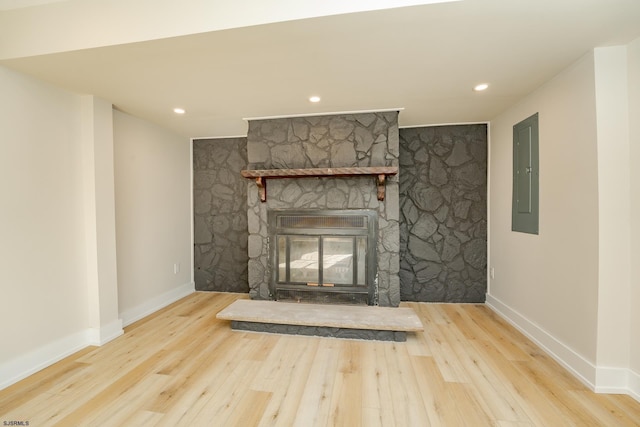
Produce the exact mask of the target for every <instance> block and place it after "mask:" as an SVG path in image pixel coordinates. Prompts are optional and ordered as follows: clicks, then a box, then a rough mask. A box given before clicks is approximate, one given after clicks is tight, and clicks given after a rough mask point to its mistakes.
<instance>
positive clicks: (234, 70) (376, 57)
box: [0, 0, 640, 137]
mask: <svg viewBox="0 0 640 427" xmlns="http://www.w3.org/2000/svg"><path fill="white" fill-rule="evenodd" d="M0 1H2V0H0ZM4 1H8V0H4ZM36 1H37V0H36ZM87 31H90V29H88V30H87ZM637 37H640V0H464V1H460V2H454V3H442V4H430V5H422V6H410V7H402V8H396V9H387V10H377V11H370V12H359V13H349V14H341V15H335V16H325V17H319V18H310V19H301V20H293V21H288V22H280V23H271V24H265V25H254V26H249V27H243V28H235V29H226V30H220V31H214V32H207V33H201V34H195V35H187V36H181V37H173V38H165V39H159V40H152V41H146V42H138V43H130V44H120V45H116V46H106V47H98V48H90V49H83V50H76V51H68V52H61V53H54V54H48V55H39V56H31V57H23V58H14V59H7V60H3V61H0V64H2V65H6V66H8V67H10V68H13V69H16V70H19V71H22V72H25V73H28V74H31V75H34V76H36V77H38V78H41V79H43V80H46V81H49V82H52V83H54V84H56V85H59V86H62V87H64V88H67V89H70V90H72V91H75V92H78V93H83V94H94V95H97V96H99V97H102V98H105V99H107V100H109V101H111V102H112V103H113V104H114V105H115V107H116V108H118V109H120V110H122V111H125V112H127V113H130V114H133V115H135V116H138V117H141V118H145V119H147V120H149V121H151V122H154V123H157V124H159V125H162V126H164V127H166V128H168V129H171V130H173V131H175V132H177V133H179V134H182V135H185V136H188V137H220V136H238V135H245V134H246V121H244V120H243V118H251V117H268V116H281V115H297V114H315V113H323V112H342V111H360V110H377V109H389V108H403V111H402V112H401V113H400V125H401V126H417V125H429V124H442V123H465V122H479V121H488V120H490V119H492V118H493V117H495V116H496V115H497V114H499V113H500V112H502V111H503V110H505V109H506V108H508V107H509V106H510V105H513V104H514V103H517V102H518V100H520V99H521V98H522V97H523V96H525V95H527V94H528V93H530V92H531V91H532V90H534V89H535V88H537V87H539V86H540V85H541V84H543V83H544V82H545V81H547V80H549V79H550V78H552V77H553V76H554V75H555V74H557V73H558V72H560V71H561V70H563V69H565V68H566V67H567V66H569V65H570V64H571V63H572V62H574V61H576V60H577V59H578V58H580V57H581V56H583V55H584V54H585V53H587V52H588V51H589V50H590V49H592V48H594V47H599V46H609V45H616V44H626V43H628V42H629V41H631V40H633V39H635V38H637ZM481 82H487V83H490V85H491V86H490V88H489V89H488V90H487V91H486V92H483V93H475V92H473V91H472V87H473V86H474V85H475V84H477V83H481ZM310 95H319V96H321V97H322V101H321V102H320V103H319V104H311V103H310V102H309V101H308V97H309V96H310ZM177 106H180V107H183V108H185V109H186V110H187V114H186V115H184V116H176V115H175V114H173V112H172V109H173V108H174V107H177Z"/></svg>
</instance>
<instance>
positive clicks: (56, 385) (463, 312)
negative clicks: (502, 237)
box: [0, 292, 640, 427]
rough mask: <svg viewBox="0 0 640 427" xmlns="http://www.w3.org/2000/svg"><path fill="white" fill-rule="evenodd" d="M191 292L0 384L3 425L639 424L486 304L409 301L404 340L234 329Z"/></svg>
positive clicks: (216, 297)
mask: <svg viewBox="0 0 640 427" xmlns="http://www.w3.org/2000/svg"><path fill="white" fill-rule="evenodd" d="M239 298H247V296H246V295H238V294H225V293H200V292H198V293H195V294H193V295H190V296H189V297H187V298H184V299H182V300H180V301H178V302H176V303H175V304H173V305H171V306H169V307H167V308H165V309H163V310H161V311H159V312H157V313H155V314H153V315H151V316H149V317H147V318H145V319H143V320H141V321H139V322H136V323H135V324H133V325H131V326H129V327H127V328H126V329H125V334H124V335H123V336H121V337H119V338H117V339H116V340H114V341H112V342H111V343H109V344H107V345H104V346H102V347H100V348H96V347H90V348H87V349H84V350H82V351H80V352H78V353H76V354H74V355H72V356H70V357H68V358H66V359H64V360H62V361H60V362H58V363H56V364H55V365H53V366H50V367H49V368H46V369H44V370H42V371H40V372H38V373H36V374H34V375H32V376H30V377H29V378H26V379H25V380H23V381H21V382H19V383H17V384H14V385H13V386H11V387H8V388H6V389H4V390H2V391H0V425H3V422H5V421H7V422H8V421H29V425H30V426H65V427H67V426H187V425H188V426H243V427H244V426H305V427H306V426H349V427H353V426H367V427H368V426H385V427H386V426H638V425H640V403H638V402H636V401H635V400H633V399H632V398H630V397H628V396H622V395H600V394H595V393H593V392H591V391H589V390H588V389H587V388H586V387H585V386H583V385H582V384H581V383H580V382H579V381H578V380H576V379H575V378H574V377H572V376H571V375H570V374H569V373H568V372H567V371H565V370H564V369H563V368H562V367H560V366H559V365H558V364H557V363H555V362H554V361H553V360H552V359H551V358H550V357H549V356H547V355H546V354H545V353H544V352H542V351H541V350H540V349H539V348H538V347H536V346H535V345H534V344H533V343H531V342H530V341H529V340H527V339H526V338H525V337H523V336H522V335H521V334H520V333H519V332H518V331H516V330H515V329H513V328H512V327H511V326H509V325H508V324H507V323H506V322H504V321H503V320H502V319H500V318H499V317H497V316H496V315H495V314H493V313H492V312H491V311H490V310H489V309H487V308H486V307H484V306H483V305H456V304H452V305H441V304H423V303H404V304H403V305H405V306H408V307H411V308H413V309H414V311H415V312H416V313H417V314H418V316H419V317H420V319H421V320H422V323H423V325H424V331H423V332H417V333H410V334H409V337H408V340H407V342H403V343H396V342H381V341H359V340H341V339H336V338H318V337H304V336H290V335H276V334H260V333H253V332H241V331H232V330H231V329H230V325H229V322H228V321H224V320H218V319H216V314H217V313H218V312H219V311H220V310H222V309H223V308H224V307H226V306H228V305H229V304H231V303H232V302H233V301H235V300H237V299H239Z"/></svg>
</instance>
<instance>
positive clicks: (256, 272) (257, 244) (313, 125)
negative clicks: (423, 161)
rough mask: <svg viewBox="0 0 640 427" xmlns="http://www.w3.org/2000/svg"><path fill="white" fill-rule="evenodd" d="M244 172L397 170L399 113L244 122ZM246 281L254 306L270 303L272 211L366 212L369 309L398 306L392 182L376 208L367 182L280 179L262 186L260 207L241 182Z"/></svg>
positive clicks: (252, 185) (396, 212)
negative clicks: (371, 266)
mask: <svg viewBox="0 0 640 427" xmlns="http://www.w3.org/2000/svg"><path fill="white" fill-rule="evenodd" d="M247 156H248V161H249V169H301V168H329V167H336V168H338V167H376V166H395V167H397V166H398V157H399V132H398V112H397V111H393V112H389V111H385V112H378V113H363V114H337V115H326V116H312V117H292V118H279V119H265V120H250V121H249V131H248V134H247ZM247 203H248V216H247V220H248V231H249V242H248V255H249V264H248V270H249V271H248V276H249V288H250V291H249V293H250V295H251V297H252V298H254V299H273V298H274V297H273V295H272V294H271V292H270V290H269V280H270V276H271V272H270V262H269V241H268V240H269V239H268V236H269V233H268V215H267V213H268V212H269V210H273V209H279V210H282V209H296V210H300V209H318V210H322V209H372V210H375V211H376V212H377V213H378V231H379V232H378V236H377V243H376V249H377V255H376V264H377V272H376V282H375V284H376V292H375V301H372V303H374V304H377V305H381V306H397V305H399V303H400V280H399V275H398V274H399V270H400V255H399V248H400V243H399V199H398V176H397V175H396V176H389V177H388V179H387V182H386V196H385V199H384V200H383V201H380V200H378V198H377V192H376V186H375V185H373V183H372V181H371V179H370V178H369V177H326V178H301V179H296V178H282V179H274V180H272V181H269V197H268V199H267V201H266V202H265V203H262V202H261V201H260V197H259V195H258V189H257V187H256V185H255V183H254V182H252V181H247Z"/></svg>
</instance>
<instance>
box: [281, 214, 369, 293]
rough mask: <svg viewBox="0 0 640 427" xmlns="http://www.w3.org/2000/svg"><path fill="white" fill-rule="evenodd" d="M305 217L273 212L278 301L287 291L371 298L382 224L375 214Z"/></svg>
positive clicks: (309, 215) (315, 215)
mask: <svg viewBox="0 0 640 427" xmlns="http://www.w3.org/2000/svg"><path fill="white" fill-rule="evenodd" d="M345 213H347V214H345ZM276 214H280V215H279V216H276ZM305 214H306V215H302V214H301V213H300V212H293V213H292V212H290V211H285V212H284V213H279V212H276V213H272V217H273V218H272V219H271V221H270V224H272V227H271V230H272V232H273V233H272V234H271V236H270V239H274V240H275V243H276V244H275V245H273V247H272V251H271V255H270V256H271V257H272V259H273V262H272V266H273V267H274V268H273V272H274V274H273V276H272V277H273V283H272V289H273V290H274V293H275V295H276V299H278V298H277V295H278V290H283V289H284V290H287V291H291V290H300V291H304V292H313V291H316V292H319V291H322V292H349V291H353V292H356V293H364V294H365V295H366V294H368V293H369V291H370V288H371V286H370V285H372V284H373V283H372V282H373V276H374V275H375V231H376V228H377V227H376V222H377V221H376V218H375V217H373V216H372V215H373V214H372V213H370V212H369V211H365V214H362V212H361V211H355V212H353V211H337V212H333V211H329V212H327V211H323V212H322V213H317V212H315V213H306V212H305ZM358 214H359V215H358ZM271 241H273V240H271Z"/></svg>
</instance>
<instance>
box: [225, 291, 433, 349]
mask: <svg viewBox="0 0 640 427" xmlns="http://www.w3.org/2000/svg"><path fill="white" fill-rule="evenodd" d="M216 317H217V318H218V319H222V320H231V321H232V328H234V329H242V330H252V331H259V332H274V333H290V334H298V335H316V336H332V337H344V338H359V339H376V340H385V341H404V340H406V333H407V332H417V331H422V330H423V329H424V328H423V326H422V322H420V319H419V318H418V316H417V315H416V314H415V312H414V311H413V309H411V308H409V307H375V306H348V305H332V304H299V303H292V302H281V301H257V300H237V301H235V302H233V303H232V304H230V305H229V306H228V307H226V308H225V309H224V310H222V311H220V312H219V313H218V315H217V316H216ZM269 325H271V326H269Z"/></svg>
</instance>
